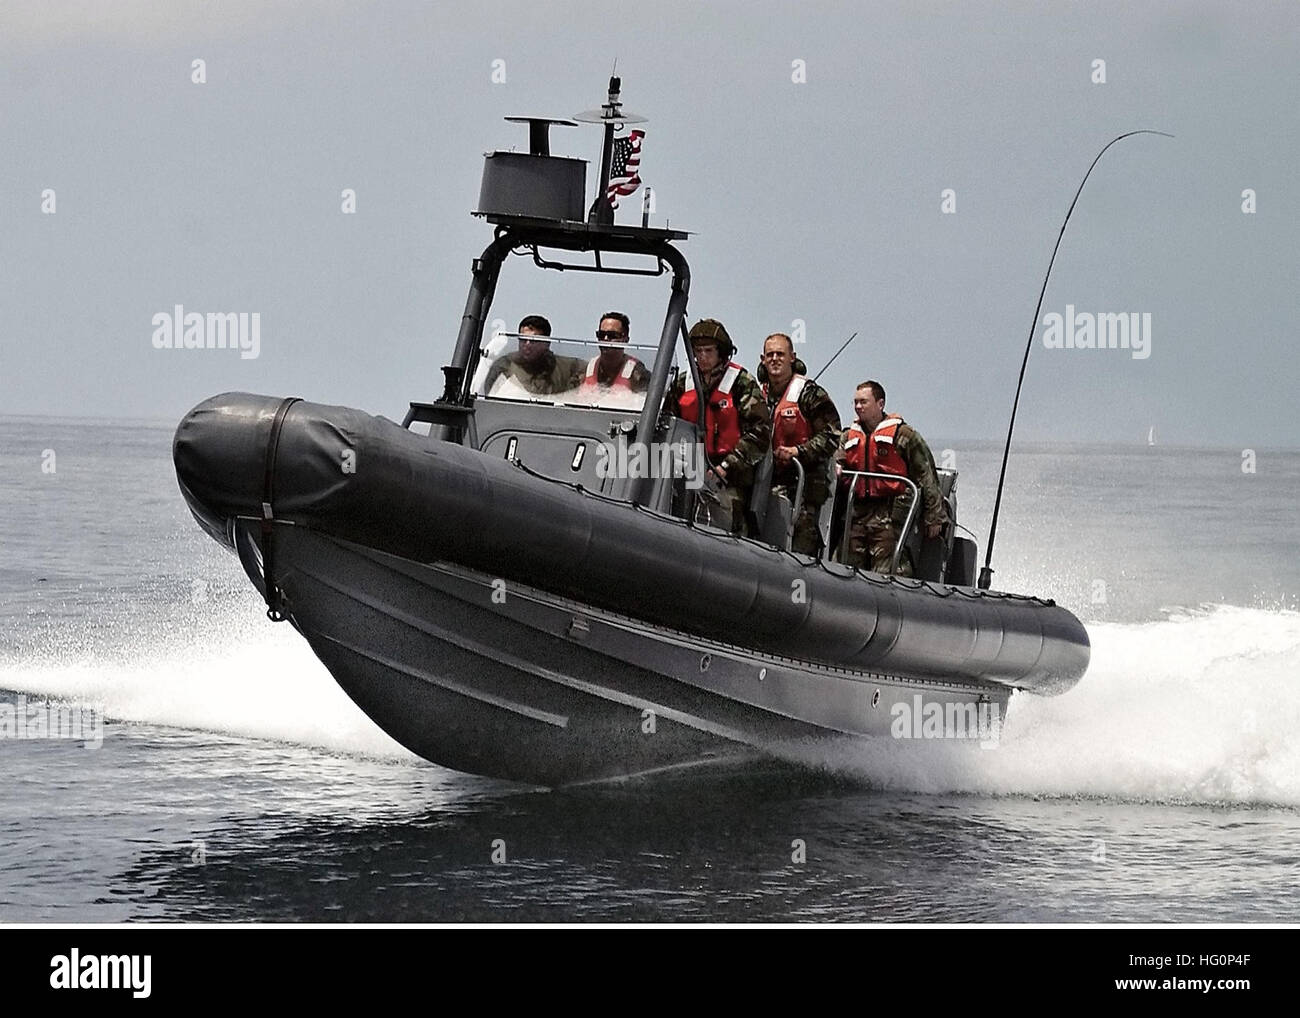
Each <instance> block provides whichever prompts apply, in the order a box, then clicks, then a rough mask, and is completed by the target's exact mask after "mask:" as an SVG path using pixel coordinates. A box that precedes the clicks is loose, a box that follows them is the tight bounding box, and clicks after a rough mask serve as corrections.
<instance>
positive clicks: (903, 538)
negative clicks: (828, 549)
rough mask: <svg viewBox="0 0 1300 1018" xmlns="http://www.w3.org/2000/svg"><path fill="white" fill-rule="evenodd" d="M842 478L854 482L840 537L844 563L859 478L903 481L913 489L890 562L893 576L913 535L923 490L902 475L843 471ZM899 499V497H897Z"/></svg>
mask: <svg viewBox="0 0 1300 1018" xmlns="http://www.w3.org/2000/svg"><path fill="white" fill-rule="evenodd" d="M839 476H840V477H841V478H844V477H852V478H854V480H853V481H851V482H850V483H849V500H848V504H847V505H846V506H845V507H844V533H843V534H842V535H841V537H840V561H841V562H843V561H845V559H846V558H847V557H848V556H847V553H848V550H849V530H850V529H851V528H852V526H853V500H854V498H855V497H856V496H857V493H858V491H857V489H858V485H857V480H856V479H857V478H859V477H878V478H880V479H881V480H885V481H902V482H903V483H904V484H906V485H907V486H908V487H909V488H911V489H912V504H911V505H910V506H909V507H908V510H907V520H906V521H905V522H904V523H903V530H902V532H901V533H900V534H899V535H898V543H897V544H896V545H894V555H893V558H891V559H890V560H889V572H890V573H891V574H892V573H894V572H895V571H897V569H898V559H899V557H900V556H901V555H902V554H903V545H904V544H906V543H907V539H908V537H909V536H910V535H911V533H912V523H913V521H914V520H915V519H916V510H917V507H918V506H919V505H920V503H921V489H920V488H918V487H917V486H916V482H915V481H913V480H912V479H911V478H910V477H904V476H903V475H902V474H882V473H878V472H876V471H873V470H841V471H840V475H839ZM895 497H897V496H895Z"/></svg>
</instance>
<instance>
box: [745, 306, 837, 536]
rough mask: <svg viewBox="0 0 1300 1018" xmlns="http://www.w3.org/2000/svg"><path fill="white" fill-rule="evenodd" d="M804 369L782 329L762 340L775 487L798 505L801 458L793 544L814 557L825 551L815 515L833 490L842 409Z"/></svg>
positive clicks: (764, 389) (764, 386)
mask: <svg viewBox="0 0 1300 1018" xmlns="http://www.w3.org/2000/svg"><path fill="white" fill-rule="evenodd" d="M805 370H807V369H806V368H804V366H803V361H801V360H799V359H798V358H796V357H795V355H794V342H793V341H792V340H791V339H790V337H789V336H787V335H786V334H785V333H784V332H774V333H772V335H770V336H768V337H767V339H765V340H764V341H763V372H762V373H765V374H766V376H767V378H766V381H765V382H764V384H763V393H764V395H765V397H766V398H767V407H768V410H769V411H770V412H771V414H772V486H773V488H776V489H780V490H781V491H782V492H783V493H784V494H785V496H786V497H787V498H788V499H789V500H790V502H791V504H793V503H794V499H795V489H796V488H797V487H798V482H799V474H798V470H797V469H796V468H795V466H794V465H793V463H792V462H791V461H792V460H795V459H797V460H798V461H799V463H800V465H801V466H802V467H803V470H804V488H803V504H802V506H801V507H800V509H799V513H798V515H797V516H796V517H795V521H794V536H793V538H792V539H791V542H790V548H791V550H792V551H797V552H801V553H802V554H804V555H813V556H815V555H816V554H817V553H818V552H819V551H820V550H821V533H820V531H819V530H818V527H817V517H818V515H819V514H820V512H821V507H822V504H823V503H824V502H825V501H826V499H827V496H829V495H830V490H831V486H830V477H829V471H828V467H829V465H830V462H831V459H832V458H833V457H834V455H835V452H836V450H837V449H838V448H839V444H840V412H839V411H838V410H836V409H835V404H834V403H833V402H831V397H830V394H829V393H827V392H826V390H825V389H823V388H822V387H821V386H820V385H818V384H817V383H816V382H814V381H812V380H811V379H809V378H807V377H806V376H805V375H804V371H805ZM762 373H760V374H762Z"/></svg>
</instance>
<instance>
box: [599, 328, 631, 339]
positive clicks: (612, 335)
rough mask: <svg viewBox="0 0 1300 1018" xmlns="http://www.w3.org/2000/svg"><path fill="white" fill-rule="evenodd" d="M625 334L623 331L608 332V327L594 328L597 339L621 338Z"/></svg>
mask: <svg viewBox="0 0 1300 1018" xmlns="http://www.w3.org/2000/svg"><path fill="white" fill-rule="evenodd" d="M625 335H626V333H623V332H610V331H609V330H608V329H597V330H596V338H597V339H622V338H623V337H624V336H625Z"/></svg>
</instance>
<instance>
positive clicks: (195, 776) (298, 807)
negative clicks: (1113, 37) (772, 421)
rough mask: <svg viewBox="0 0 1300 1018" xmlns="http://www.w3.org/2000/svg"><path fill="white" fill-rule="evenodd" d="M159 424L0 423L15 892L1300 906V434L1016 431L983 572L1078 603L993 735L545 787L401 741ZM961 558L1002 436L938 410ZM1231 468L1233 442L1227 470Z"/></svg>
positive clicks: (31, 896)
mask: <svg viewBox="0 0 1300 1018" xmlns="http://www.w3.org/2000/svg"><path fill="white" fill-rule="evenodd" d="M171 430H172V429H171V426H170V425H167V424H165V423H143V422H142V423H130V422H109V421H91V420H65V419H44V418H14V417H7V418H6V417H0V708H3V706H4V705H6V704H7V705H10V706H11V707H16V706H17V705H20V704H22V705H27V706H30V705H33V704H36V705H44V704H51V705H54V706H55V707H61V708H62V709H63V710H64V711H66V712H71V711H72V710H73V709H74V708H77V707H81V708H83V709H84V710H86V711H87V712H90V713H86V714H83V715H82V719H83V720H84V719H85V718H87V717H95V718H98V719H99V720H101V721H102V727H100V728H99V729H96V730H92V728H91V726H89V725H87V726H86V727H85V729H84V730H82V731H81V732H80V734H81V735H82V736H85V737H84V738H81V739H54V738H0V761H2V762H3V777H0V921H3V922H16V921H55V922H71V921H76V922H84V921H95V922H104V921H109V922H111V921H124V920H138V919H169V920H267V921H272V920H320V921H342V922H347V921H360V920H365V921H385V920H393V921H444V920H450V921H459V920H474V921H486V922H495V921H511V922H515V921H525V922H531V921H543V922H558V921H578V922H581V921H691V922H694V921H738V922H747V921H850V920H852V921H966V920H972V921H1032V922H1040V921H1041V922H1048V921H1063V922H1103V921H1119V922H1137V921H1162V922H1165V921H1169V922H1223V921H1245V922H1262V921H1297V920H1300V889H1297V888H1298V885H1300V882H1298V881H1297V880H1296V873H1297V866H1298V864H1300V860H1298V858H1297V857H1298V856H1300V849H1297V848H1295V846H1296V845H1297V844H1300V740H1298V739H1297V735H1296V733H1297V731H1300V683H1298V682H1297V679H1298V678H1300V603H1298V600H1297V598H1298V594H1300V526H1298V524H1300V509H1297V504H1296V495H1297V492H1300V454H1298V453H1296V452H1290V451H1278V450H1265V449H1260V450H1255V463H1254V472H1253V473H1249V472H1244V471H1243V469H1242V464H1243V456H1242V453H1241V450H1222V449H1219V450H1215V449H1187V448H1165V447H1159V446H1157V447H1155V448H1147V447H1140V446H1133V447H1127V448H1126V447H1113V448H1108V449H1105V450H1099V449H1097V448H1095V447H1086V448H1085V447H1071V446H1029V447H1023V448H1019V449H1017V450H1016V452H1015V453H1014V454H1013V458H1012V462H1011V468H1010V471H1009V474H1008V493H1007V496H1006V500H1005V504H1004V508H1003V516H1002V519H1001V522H1000V524H999V537H998V547H997V550H996V554H995V557H994V567H995V569H996V570H997V572H996V574H995V580H996V585H997V586H998V587H1001V588H1003V589H1010V590H1019V591H1025V592H1032V593H1036V594H1041V595H1045V596H1050V597H1054V598H1056V599H1057V600H1058V601H1060V602H1061V603H1063V604H1065V605H1066V606H1068V607H1069V608H1071V609H1072V610H1073V611H1075V612H1076V613H1077V614H1079V615H1080V617H1081V618H1083V619H1084V620H1085V622H1087V623H1088V629H1089V632H1090V634H1091V637H1092V640H1093V659H1092V666H1091V668H1090V669H1089V671H1088V674H1087V675H1086V676H1085V677H1084V679H1083V681H1082V682H1081V683H1080V684H1079V686H1078V687H1076V688H1075V689H1074V690H1072V691H1071V692H1069V693H1067V694H1066V695H1064V696H1061V697H1057V698H1052V699H1038V698H1033V697H1029V696H1024V695H1017V696H1016V697H1014V698H1013V700H1012V704H1011V707H1010V710H1009V712H1008V716H1007V719H1006V724H1005V727H1004V729H1003V732H1002V739H1001V742H1000V744H999V745H998V746H997V748H995V749H987V750H981V749H976V748H973V747H970V746H966V745H960V746H959V745H954V744H947V743H945V744H935V743H921V742H917V743H906V742H888V743H886V742H882V743H876V744H868V743H863V742H859V741H848V740H843V741H834V740H832V741H823V742H817V743H814V744H809V745H807V746H802V747H795V748H793V749H792V751H791V753H790V759H789V760H786V761H784V762H782V763H779V764H773V765H772V766H770V767H756V768H753V769H752V770H749V771H747V772H745V773H733V774H731V775H726V776H717V777H711V778H709V779H707V780H704V779H699V778H689V779H687V778H676V779H673V780H669V781H661V782H648V783H647V782H641V783H635V784H627V785H610V786H603V787H600V788H589V789H584V790H582V791H581V792H573V791H567V792H566V791H562V792H545V791H537V790H533V789H528V788H521V787H519V786H515V785H510V784H506V783H502V782H495V781H490V780H486V779H482V778H477V777H470V776H466V775H462V774H457V773H455V772H451V771H447V770H445V769H442V768H439V767H436V766H434V765H432V764H428V763H426V762H423V761H421V760H419V759H417V758H414V757H412V756H411V755H410V754H409V753H407V752H406V751H405V750H403V749H402V748H401V747H399V746H397V745H396V744H395V743H393V742H392V740H390V739H389V738H388V737H387V736H385V735H384V734H383V733H382V732H380V731H379V730H378V729H376V728H375V727H374V725H373V724H372V723H371V722H370V721H369V720H368V719H366V718H365V717H364V716H363V715H362V714H361V713H360V712H359V711H358V710H357V709H356V708H355V707H353V706H352V704H351V703H350V701H349V700H348V699H347V698H346V697H345V696H344V695H343V693H342V692H341V691H340V690H339V689H338V687H337V686H336V685H335V684H334V682H333V680H332V679H331V678H330V676H329V675H328V673H327V672H326V671H325V669H324V668H323V667H322V666H321V665H320V664H319V663H318V662H317V661H316V659H315V658H314V657H313V656H312V654H311V653H310V651H309V650H308V648H307V646H306V644H305V642H304V641H302V640H301V638H299V637H298V636H297V635H296V634H295V633H294V632H293V631H292V629H290V627H288V626H287V625H278V626H277V625H272V624H271V623H269V622H268V621H267V620H266V619H265V617H264V613H263V607H262V605H261V603H260V601H259V600H258V598H257V596H256V594H255V593H254V591H253V590H252V588H251V586H250V585H249V584H248V582H247V580H246V579H245V578H244V576H243V573H242V571H241V570H240V568H239V565H238V563H237V562H236V560H235V558H234V557H233V556H232V555H230V554H229V553H227V552H225V551H223V550H222V549H220V548H219V547H217V546H216V545H215V544H214V543H213V542H212V541H211V540H209V539H208V538H207V537H206V536H205V535H204V534H203V533H202V532H201V531H200V530H199V528H198V527H197V526H196V525H195V524H194V522H193V520H192V519H191V518H190V517H189V514H188V511H187V509H186V507H185V505H184V502H183V501H182V499H181V497H180V495H179V493H178V491H177V488H176V483H175V479H174V474H173V472H172V467H171V460H170V440H171ZM932 444H933V446H934V448H935V451H936V454H938V455H942V454H943V451H944V450H950V451H951V456H952V459H953V461H954V462H955V465H956V467H957V468H958V470H959V471H960V472H961V479H960V481H959V484H958V490H959V497H960V502H961V520H962V522H963V523H964V524H965V525H966V526H968V527H970V528H971V529H972V530H974V531H975V533H976V534H977V535H978V537H979V541H980V545H981V559H982V556H983V542H984V538H985V536H986V531H987V523H988V515H989V512H990V508H991V505H992V498H993V485H994V483H995V482H996V476H997V458H998V450H997V449H995V448H994V447H993V446H992V445H991V444H988V443H962V442H960V441H957V440H946V441H945V440H942V439H938V440H934V441H932ZM1248 465H1249V464H1248Z"/></svg>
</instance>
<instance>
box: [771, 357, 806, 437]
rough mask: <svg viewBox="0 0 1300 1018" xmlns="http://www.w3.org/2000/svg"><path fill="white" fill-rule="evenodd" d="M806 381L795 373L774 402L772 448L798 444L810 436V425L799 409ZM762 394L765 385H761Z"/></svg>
mask: <svg viewBox="0 0 1300 1018" xmlns="http://www.w3.org/2000/svg"><path fill="white" fill-rule="evenodd" d="M807 383H808V379H807V378H805V377H804V376H803V375H795V376H794V377H793V378H791V379H790V384H789V385H787V386H786V387H785V392H784V393H783V394H782V395H781V399H780V401H779V402H778V403H777V404H776V411H775V413H774V414H773V416H772V448H773V449H779V448H780V447H781V446H783V445H788V446H800V445H803V444H804V442H806V441H808V439H810V438H812V425H811V424H809V423H808V418H806V417H805V416H804V415H803V411H802V410H800V409H799V397H800V396H801V395H803V387H804V386H805V385H806V384H807ZM763 395H764V396H766V395H767V386H764V387H763Z"/></svg>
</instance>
